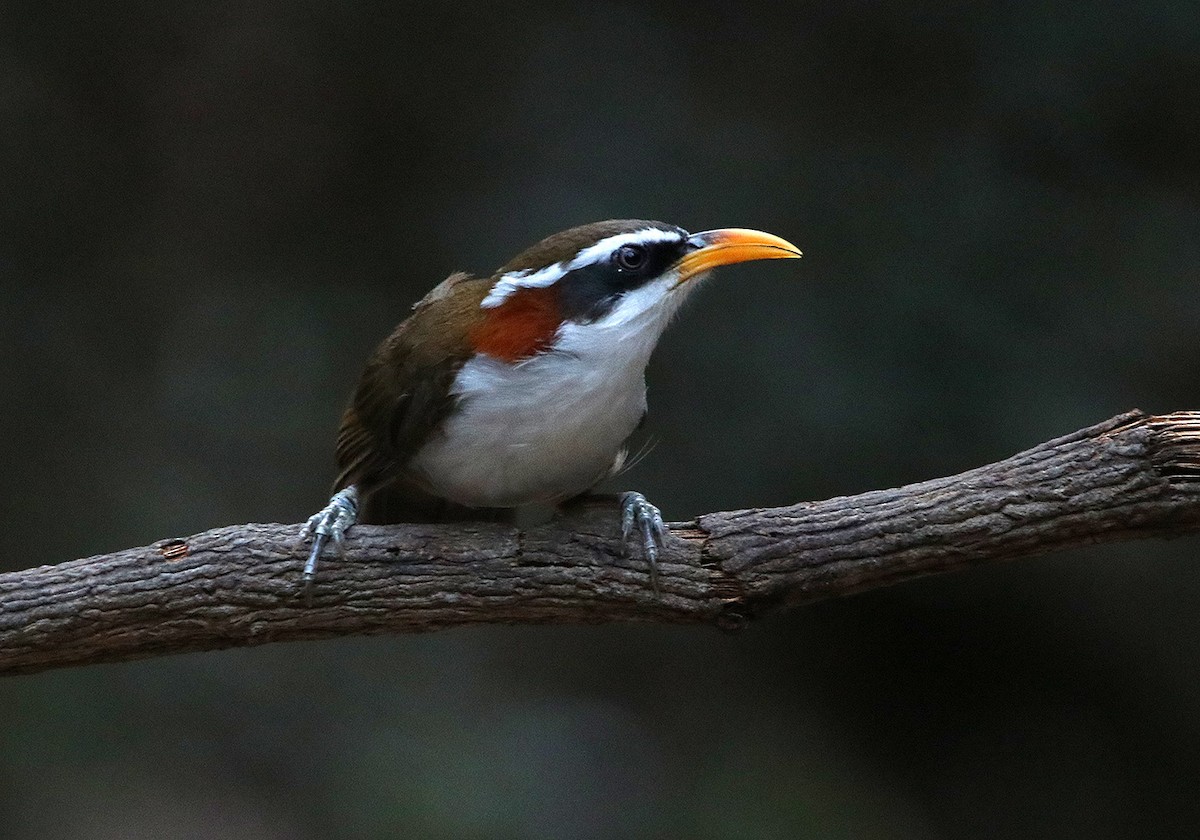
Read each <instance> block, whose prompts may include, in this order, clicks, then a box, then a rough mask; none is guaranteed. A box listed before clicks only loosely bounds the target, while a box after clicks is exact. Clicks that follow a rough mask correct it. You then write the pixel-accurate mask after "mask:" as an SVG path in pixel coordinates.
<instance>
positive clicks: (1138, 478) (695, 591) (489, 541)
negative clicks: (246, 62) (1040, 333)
mask: <svg viewBox="0 0 1200 840" xmlns="http://www.w3.org/2000/svg"><path fill="white" fill-rule="evenodd" d="M1198 529H1200V412H1179V413H1175V414H1168V415H1162V416H1146V415H1143V414H1141V413H1140V412H1131V413H1128V414H1124V415H1121V416H1118V417H1115V418H1113V419H1111V420H1108V421H1106V422H1104V423H1100V424H1099V425H1096V426H1093V427H1091V428H1087V429H1083V430H1080V431H1078V432H1075V433H1073V434H1070V435H1067V436H1065V437H1061V438H1058V439H1056V440H1052V441H1049V442H1047V443H1043V444H1041V445H1039V446H1036V447H1034V448H1033V449H1030V450H1027V451H1025V452H1022V453H1020V454H1018V455H1014V456H1013V457H1011V458H1008V459H1006V460H1004V461H1000V462H998V463H995V464H990V465H988V466H985V467H980V468H979V469H975V470H971V471H969V472H965V473H962V474H960V475H955V476H950V477H947V478H939V479H935V480H932V481H926V482H922V483H919V484H912V485H908V486H906V487H901V488H898V489H894V490H878V491H872V492H869V493H863V494H861V495H858V496H847V497H840V498H835V499H829V500H826V501H823V502H805V503H802V504H797V505H793V506H790V507H782V508H771V509H759V510H742V511H731V512H723V513H712V514H707V515H704V516H700V517H698V518H697V519H696V520H694V521H691V522H684V523H675V524H674V525H672V536H671V538H670V540H669V543H668V545H667V546H666V550H665V551H664V553H663V556H662V558H661V560H660V591H659V592H657V593H656V592H655V591H654V590H653V589H652V588H651V586H650V584H649V578H648V575H647V569H646V565H645V563H644V562H643V561H642V560H640V559H638V558H636V557H634V558H630V557H626V556H624V555H623V553H622V550H621V546H620V540H619V538H618V535H617V533H616V518H615V516H614V510H613V509H612V508H611V507H603V508H599V507H597V508H592V509H587V510H584V511H582V512H581V513H580V514H579V515H578V516H575V517H573V518H571V519H569V520H567V521H565V522H562V521H560V522H558V523H552V524H550V525H546V526H542V527H537V528H532V529H528V530H526V531H523V532H522V531H518V530H515V529H513V528H511V527H507V526H502V525H492V524H478V525H454V526H436V525H402V526H401V525H397V526H388V527H374V526H359V527H356V528H354V529H352V531H351V536H350V537H349V539H348V541H347V556H346V558H345V559H344V560H334V559H326V560H324V561H323V563H322V565H321V568H320V571H319V572H318V577H317V581H316V586H315V590H314V592H313V598H312V603H311V604H308V603H306V601H305V599H304V598H303V597H302V596H301V590H300V586H299V584H300V570H301V567H302V565H303V562H304V550H303V546H301V545H299V541H298V540H297V534H298V533H299V530H300V526H299V525H238V526H231V527H226V528H217V529H214V530H211V531H205V532H204V533H201V534H196V535H195V536H192V537H187V538H185V539H170V540H162V541H159V542H157V543H154V544H153V545H150V546H146V547H144V548H134V549H129V550H126V551H120V552H117V553H115V554H108V555H102V556H98V557H90V558H87V559H83V560H74V561H70V562H66V563H61V564H59V565H56V566H42V567H40V568H36V569H29V570H25V571H18V572H10V573H7V574H3V575H0V673H5V674H13V673H21V672H31V671H38V670H44V669H47V668H55V667H63V666H69V665H82V664H90V663H98V662H115V661H120V660H128V659H136V658H141V657H148V656H156V655H163V654H170V653H181V652H186V651H198V650H212V649H217V648H227V647H238V646H247V645H258V644H265V643H267V642H279V641H297V640H301V639H318V638H327V637H331V636H349V635H360V634H375V633H403V632H417V631H425V630H436V629H440V628H444V627H454V626H458V625H463V624H475V623H523V624H528V623H572V624H575V623H596V622H607V621H654V622H673V623H709V624H716V625H718V626H720V627H724V628H727V629H728V628H736V627H738V626H741V625H742V624H744V623H745V622H746V621H748V620H750V619H752V618H757V617H759V616H762V615H764V614H767V613H769V612H771V611H773V610H777V609H781V608H785V607H792V606H797V605H800V604H805V603H809V602H811V601H815V600H818V599H821V598H828V597H831V596H835V595H845V594H849V593H853V592H860V591H862V590H865V589H871V588H874V587H877V586H885V585H888V584H892V583H897V582H900V581H903V580H908V579H910V578H913V577H917V576H919V575H925V574H930V573H935V572H947V571H952V570H954V569H960V568H964V567H967V566H971V565H975V564H979V563H985V562H994V561H1003V560H1012V559H1015V558H1018V557H1026V556H1030V555H1034V554H1041V553H1045V552H1048V551H1052V550H1057V549H1062V548H1068V547H1072V546H1079V545H1084V544H1088V543H1097V542H1104V541H1114V540H1125V539H1135V538H1143V537H1162V536H1174V535H1177V534H1182V533H1185V532H1188V531H1195V530H1198Z"/></svg>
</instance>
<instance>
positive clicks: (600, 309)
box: [555, 234, 687, 323]
mask: <svg viewBox="0 0 1200 840" xmlns="http://www.w3.org/2000/svg"><path fill="white" fill-rule="evenodd" d="M627 249H628V250H627ZM686 251H687V240H686V234H685V235H684V236H682V237H680V239H678V240H669V241H666V242H661V241H660V242H647V243H639V242H630V243H626V244H624V245H621V246H620V247H618V248H615V249H614V250H613V252H612V253H611V254H610V255H609V257H608V259H605V260H601V261H600V262H596V263H592V264H590V265H585V266H580V267H579V268H576V269H574V270H572V271H569V272H567V273H566V274H565V275H564V276H563V277H562V279H560V280H559V281H558V282H557V283H556V284H555V286H556V287H557V288H558V290H559V303H560V306H561V307H562V313H563V317H564V318H565V319H567V320H569V321H575V322H577V323H590V322H593V321H597V320H599V319H600V318H603V317H604V316H605V315H607V314H608V313H609V312H611V311H612V309H613V307H614V306H616V304H617V303H618V302H619V301H620V300H621V298H622V297H623V296H624V295H625V294H626V293H628V292H630V291H633V290H634V289H637V288H639V287H641V286H644V285H645V284H646V283H648V282H650V281H651V280H654V279H655V278H656V277H659V276H661V275H662V274H663V273H664V272H665V271H667V269H669V268H670V267H671V265H672V263H674V262H675V261H676V260H678V259H679V258H680V257H682V256H683V255H684V253H685V252H686Z"/></svg>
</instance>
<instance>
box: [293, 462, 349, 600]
mask: <svg viewBox="0 0 1200 840" xmlns="http://www.w3.org/2000/svg"><path fill="white" fill-rule="evenodd" d="M356 521H358V487H356V486H355V485H353V484H351V485H350V486H349V487H347V488H345V489H344V490H339V491H338V492H336V493H334V494H333V498H331V499H330V500H329V504H327V505H325V507H323V508H322V509H321V510H320V511H319V512H317V513H314V514H313V515H312V516H310V517H309V518H308V522H306V523H305V525H304V531H303V533H302V534H301V535H300V538H301V539H302V540H307V539H308V538H309V537H312V538H313V544H312V550H311V551H310V552H309V553H308V561H307V562H305V564H304V596H305V598H310V597H311V594H312V582H313V578H315V577H316V575H317V561H318V560H319V559H320V558H321V552H323V551H324V550H325V544H326V543H327V542H329V541H330V540H333V547H334V550H335V551H337V553H338V555H339V556H341V555H344V554H345V553H346V529H347V528H349V527H350V526H351V525H353V524H354V523H355V522H356Z"/></svg>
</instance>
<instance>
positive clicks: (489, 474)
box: [302, 219, 801, 593]
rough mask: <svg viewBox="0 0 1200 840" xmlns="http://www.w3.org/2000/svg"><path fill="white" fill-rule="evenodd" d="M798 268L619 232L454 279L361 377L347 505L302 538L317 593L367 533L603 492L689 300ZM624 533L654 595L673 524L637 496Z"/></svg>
mask: <svg viewBox="0 0 1200 840" xmlns="http://www.w3.org/2000/svg"><path fill="white" fill-rule="evenodd" d="M799 256H801V252H800V249H799V248H797V247H796V246H795V245H792V244H791V243H790V242H788V241H786V240H784V239H781V238H779V237H778V236H774V235H772V234H769V233H764V232H763V231H759V230H751V229H746V228H721V229H716V230H708V231H704V232H701V233H694V234H693V233H689V232H688V231H686V230H684V229H683V228H681V227H678V226H676V225H672V224H666V223H663V222H657V221H648V220H641V219H614V220H608V221H602V222H593V223H591V224H585V225H580V226H578V227H573V228H570V229H568V230H564V231H561V232H559V233H555V234H553V235H551V236H548V237H547V238H545V239H543V240H542V241H540V242H538V243H537V244H535V245H533V246H532V247H530V248H527V249H526V250H524V251H522V252H521V253H520V254H519V255H517V256H516V257H514V258H513V259H512V260H510V261H509V262H508V263H506V264H505V265H503V266H502V267H500V268H499V269H497V270H496V271H495V272H493V273H492V274H491V275H489V276H486V277H484V276H478V277H477V276H473V275H471V274H467V273H463V272H456V273H454V274H451V275H450V276H449V277H448V278H447V279H446V280H444V281H442V283H440V284H439V285H438V286H436V287H435V288H434V289H433V290H432V291H430V292H429V293H428V294H427V295H426V296H425V297H424V298H422V299H421V300H420V301H418V302H417V303H416V304H415V305H414V306H413V309H412V312H411V314H410V315H409V316H408V317H407V318H406V319H405V320H404V321H402V322H401V323H400V324H399V326H397V327H396V329H395V331H394V332H392V334H391V335H390V336H389V337H388V338H386V339H385V340H384V341H383V342H382V343H381V344H380V345H379V346H378V347H377V348H376V350H375V351H374V353H373V354H372V355H371V356H370V358H369V359H368V360H367V362H366V365H365V367H364V368H363V371H362V374H361V376H360V377H359V380H358V384H357V387H356V388H355V390H354V392H353V395H352V397H351V399H350V402H349V405H348V407H347V408H346V410H345V413H344V414H343V416H342V419H341V424H340V427H339V431H338V437H337V445H336V460H337V466H338V475H337V479H336V481H335V482H334V487H333V495H332V497H331V498H330V500H329V503H328V504H327V505H326V506H325V507H324V508H323V509H322V510H320V511H319V512H317V513H316V514H314V515H313V516H311V517H310V518H309V519H308V521H307V522H306V523H305V525H304V529H303V532H302V539H305V540H307V539H309V538H311V539H312V547H311V550H310V552H309V555H308V559H307V562H306V563H305V566H304V573H303V586H304V591H305V592H306V593H307V592H310V591H311V587H312V584H313V580H314V578H315V576H316V570H317V564H318V560H319V558H320V557H321V555H322V552H323V551H324V549H325V546H326V545H327V544H328V543H329V542H332V543H333V547H334V548H336V550H337V551H338V552H339V553H344V542H345V535H346V531H347V530H348V529H349V528H351V527H352V526H353V525H354V524H356V523H358V522H376V523H386V522H398V521H409V522H412V521H417V522H420V521H446V520H456V519H457V520H461V519H471V518H494V516H495V515H496V514H498V513H503V512H505V511H511V510H513V509H517V508H521V507H524V506H527V505H551V506H561V505H563V504H565V503H568V502H570V501H571V500H574V499H577V498H579V497H582V496H584V495H586V494H588V493H589V491H591V490H592V489H593V488H594V487H595V486H596V485H597V484H598V483H600V482H601V481H603V480H605V479H606V478H609V477H610V476H612V475H614V474H616V473H618V472H619V471H620V470H621V469H622V467H623V466H624V465H625V463H626V459H627V453H628V442H629V439H630V436H631V435H632V434H633V433H634V431H635V430H636V429H637V428H639V426H640V425H641V423H642V421H643V419H644V417H645V414H646V382H645V370H646V366H647V364H648V363H649V361H650V356H651V353H652V352H653V350H654V348H655V345H656V344H657V343H658V340H659V337H660V336H661V335H662V333H663V330H664V329H666V327H667V325H668V323H669V322H670V321H671V319H672V317H673V316H674V315H675V313H676V312H677V310H678V309H679V307H680V305H681V304H682V303H683V301H684V300H685V299H686V298H687V297H688V295H689V294H690V293H691V292H692V291H693V290H694V289H695V288H696V287H697V286H698V285H699V284H700V282H701V281H702V280H703V279H704V278H706V277H707V276H709V274H710V273H711V272H712V270H713V269H715V268H718V267H720V266H723V265H731V264H733V263H740V262H746V261H749V260H764V259H789V258H797V257H799ZM620 523H621V534H622V540H623V543H624V545H625V546H626V550H627V551H628V550H630V548H631V546H632V545H633V544H640V545H639V547H640V550H641V553H642V555H643V558H644V559H645V561H646V563H647V565H648V568H649V573H650V580H651V583H652V584H653V586H654V588H655V589H656V590H657V588H658V582H657V580H658V575H657V572H658V570H657V557H658V553H659V551H660V549H661V548H662V546H663V544H664V540H665V539H666V537H667V534H668V530H667V527H666V525H665V524H664V522H663V518H662V514H661V512H660V511H659V509H658V508H657V507H655V506H654V505H653V504H651V503H650V502H649V501H648V500H647V499H646V497H645V496H644V495H642V494H641V493H638V492H636V491H629V492H625V493H623V494H621V495H620Z"/></svg>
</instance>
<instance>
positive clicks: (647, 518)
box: [621, 491, 668, 592]
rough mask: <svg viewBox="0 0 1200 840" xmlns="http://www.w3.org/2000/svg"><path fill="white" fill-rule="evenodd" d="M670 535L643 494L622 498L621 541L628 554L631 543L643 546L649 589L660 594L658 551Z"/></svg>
mask: <svg viewBox="0 0 1200 840" xmlns="http://www.w3.org/2000/svg"><path fill="white" fill-rule="evenodd" d="M667 534H668V530H667V525H666V523H665V522H663V518H662V513H661V512H660V511H659V509H658V508H656V507H655V506H654V505H652V504H650V502H649V500H648V499H647V498H646V497H645V496H643V495H642V494H641V493H637V492H634V491H629V492H627V493H622V494H621V540H622V541H623V542H624V544H625V553H626V554H628V553H629V551H630V546H631V544H632V543H635V542H636V543H640V544H641V549H642V557H644V558H645V559H646V564H647V565H648V566H649V567H650V586H651V587H653V589H654V591H655V592H658V591H659V589H658V551H659V549H661V548H662V546H663V541H664V540H666V538H667Z"/></svg>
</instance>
